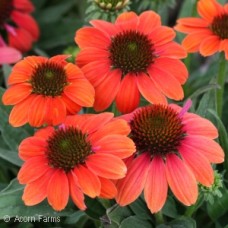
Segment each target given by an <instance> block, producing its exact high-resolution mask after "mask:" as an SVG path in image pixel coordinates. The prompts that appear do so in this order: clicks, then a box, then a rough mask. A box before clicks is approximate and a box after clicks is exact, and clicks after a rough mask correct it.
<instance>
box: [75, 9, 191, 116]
mask: <svg viewBox="0 0 228 228" xmlns="http://www.w3.org/2000/svg"><path fill="white" fill-rule="evenodd" d="M90 23H91V24H92V25H93V26H94V27H84V28H81V29H79V30H78V31H77V32H76V36H75V41H76V43H77V44H78V45H79V47H80V48H81V49H82V50H81V52H80V53H79V54H78V56H77V58H76V63H77V64H78V65H79V66H81V67H82V71H83V72H84V74H85V76H86V77H87V78H88V79H89V81H90V82H91V83H92V84H93V86H94V87H95V92H96V95H95V103H94V108H95V110H96V111H102V110H105V109H106V108H108V107H109V105H110V104H111V103H112V102H113V100H114V99H115V101H116V104H117V108H118V110H119V111H120V112H122V113H128V112H131V111H133V110H134V109H135V108H136V107H137V106H138V104H139V100H140V93H141V95H142V96H143V97H144V98H145V99H146V100H148V101H149V102H152V103H167V101H166V97H165V96H167V97H169V98H172V99H175V100H180V99H182V98H183V90H182V87H181V84H183V83H184V82H185V81H186V79H187V76H188V73H187V70H186V67H185V65H184V64H183V63H182V62H181V61H180V60H179V59H180V58H184V57H186V52H185V51H184V49H183V48H182V47H181V46H180V45H178V44H177V43H176V42H174V41H173V39H174V37H175V32H174V31H173V29H171V28H168V27H165V26H161V20H160V16H159V15H158V14H156V13H155V12H153V11H147V12H144V13H142V14H141V15H139V16H137V15H136V14H135V13H134V12H127V13H122V14H121V15H120V16H119V17H118V18H117V19H116V22H115V23H114V24H112V23H109V22H106V21H102V20H92V21H91V22H90Z"/></svg>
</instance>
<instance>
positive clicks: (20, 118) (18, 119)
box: [9, 94, 36, 127]
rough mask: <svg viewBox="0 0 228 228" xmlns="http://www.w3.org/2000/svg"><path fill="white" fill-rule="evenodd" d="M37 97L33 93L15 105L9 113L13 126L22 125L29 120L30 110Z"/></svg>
mask: <svg viewBox="0 0 228 228" xmlns="http://www.w3.org/2000/svg"><path fill="white" fill-rule="evenodd" d="M35 97H36V95H34V94H31V95H30V96H29V97H27V98H26V99H25V100H23V101H21V102H20V103H18V104H16V105H15V106H14V107H13V109H12V110H11V112H10V115H9V123H10V124H11V125H12V126H13V127H20V126H22V125H24V124H26V123H27V122H28V110H29V108H30V105H31V103H32V101H33V99H34V98H35Z"/></svg>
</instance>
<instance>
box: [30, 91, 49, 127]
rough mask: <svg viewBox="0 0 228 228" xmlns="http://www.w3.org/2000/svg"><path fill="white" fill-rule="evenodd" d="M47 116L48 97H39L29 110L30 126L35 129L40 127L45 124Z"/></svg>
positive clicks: (34, 100)
mask: <svg viewBox="0 0 228 228" xmlns="http://www.w3.org/2000/svg"><path fill="white" fill-rule="evenodd" d="M46 114H47V97H44V96H42V95H37V96H36V97H35V98H34V99H33V101H32V103H31V105H30V108H29V110H28V119H29V121H28V122H29V124H30V125H31V126H33V127H40V126H41V125H43V124H44V120H45V116H46Z"/></svg>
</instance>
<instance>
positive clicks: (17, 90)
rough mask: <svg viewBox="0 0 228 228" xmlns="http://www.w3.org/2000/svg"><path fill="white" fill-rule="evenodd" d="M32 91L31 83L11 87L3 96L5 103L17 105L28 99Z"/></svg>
mask: <svg viewBox="0 0 228 228" xmlns="http://www.w3.org/2000/svg"><path fill="white" fill-rule="evenodd" d="M31 93H32V86H31V84H29V83H21V84H16V85H12V86H11V87H9V88H8V89H7V90H6V91H5V93H4V94H3V96H2V102H3V104H4V105H15V104H18V103H19V102H21V101H23V100H24V99H26V98H27V97H28V96H29V95H30V94H31Z"/></svg>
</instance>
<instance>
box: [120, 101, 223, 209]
mask: <svg viewBox="0 0 228 228" xmlns="http://www.w3.org/2000/svg"><path fill="white" fill-rule="evenodd" d="M187 106H188V104H187ZM187 109H188V107H187V108H186V107H184V108H183V109H181V108H180V107H179V106H176V105H167V106H166V105H161V104H155V105H152V106H147V107H143V108H139V109H137V110H135V111H134V112H133V113H131V114H128V115H127V119H128V120H129V124H130V126H131V135H130V136H131V138H132V139H133V141H134V142H135V144H136V153H135V154H134V155H133V156H131V157H130V158H128V159H126V165H127V167H128V172H127V175H126V177H125V178H123V179H121V180H118V181H117V183H116V186H117V190H118V194H117V197H116V200H117V202H118V203H119V204H120V205H121V206H125V205H127V204H129V203H131V202H133V201H134V200H135V199H136V198H137V197H138V196H139V195H140V194H141V192H142V191H143V190H144V196H145V200H146V203H147V205H148V207H149V209H150V210H151V212H152V213H156V212H158V211H159V210H161V208H162V207H163V205H164V203H165V201H166V198H167V191H168V186H169V187H170V189H171V190H172V192H173V194H174V195H175V196H176V198H177V199H178V200H179V201H181V202H182V203H183V204H184V205H187V206H189V205H191V204H194V203H195V202H196V199H197V195H198V189H197V181H198V182H200V183H201V184H203V185H205V186H210V185H211V184H212V183H213V179H214V175H213V169H212V168H211V165H210V163H220V162H223V160H224V153H223V150H222V148H221V147H220V146H219V144H218V143H216V142H215V141H214V140H213V139H214V138H217V136H218V133H217V129H216V128H215V127H214V125H213V124H212V123H211V122H210V121H208V120H207V119H204V118H201V117H200V116H198V115H195V114H192V113H186V111H187Z"/></svg>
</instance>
